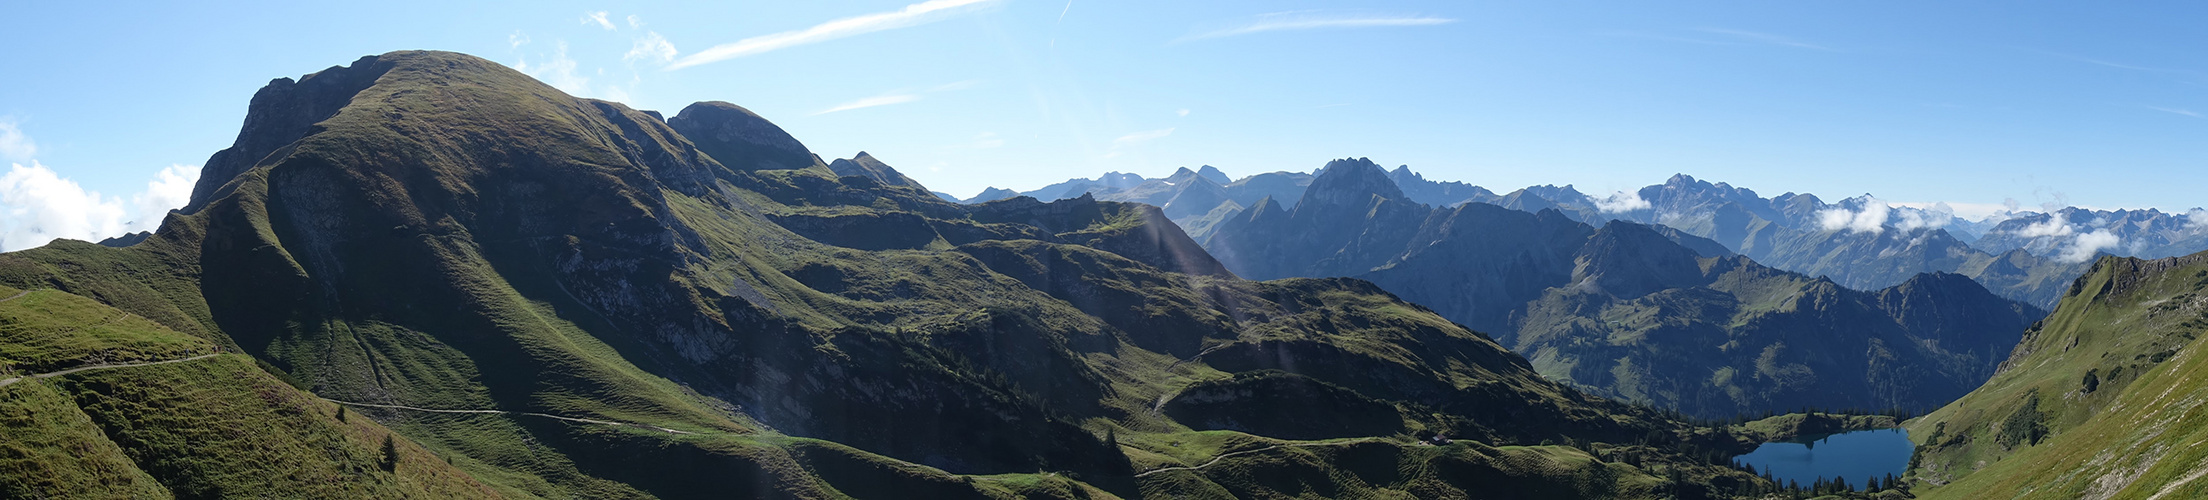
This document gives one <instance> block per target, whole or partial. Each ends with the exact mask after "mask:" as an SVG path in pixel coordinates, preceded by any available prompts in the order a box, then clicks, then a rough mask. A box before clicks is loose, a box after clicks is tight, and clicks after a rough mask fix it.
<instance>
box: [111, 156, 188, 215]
mask: <svg viewBox="0 0 2208 500" xmlns="http://www.w3.org/2000/svg"><path fill="white" fill-rule="evenodd" d="M198 182H199V167H198V166H195V165H169V167H168V168H164V169H161V171H160V172H155V173H154V174H153V181H151V182H147V183H146V190H145V191H141V192H139V193H138V194H135V195H131V197H130V201H131V205H133V206H135V208H137V212H136V216H137V217H136V218H135V219H132V220H129V221H125V222H124V223H123V225H124V226H125V227H124V228H123V229H125V230H128V231H147V230H152V229H157V228H160V227H161V219H162V218H163V217H165V216H167V215H168V213H169V210H172V209H175V208H178V207H182V206H184V204H185V203H188V202H190V201H192V185H193V184H195V183H198Z"/></svg>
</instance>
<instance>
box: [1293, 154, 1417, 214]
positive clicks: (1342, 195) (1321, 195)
mask: <svg viewBox="0 0 2208 500" xmlns="http://www.w3.org/2000/svg"><path fill="white" fill-rule="evenodd" d="M1321 170H1322V172H1323V173H1321V174H1319V176H1318V177H1317V178H1314V179H1312V180H1311V187H1309V188H1307V189H1305V190H1304V192H1303V199H1302V200H1299V201H1297V202H1296V207H1297V208H1298V209H1301V208H1303V207H1305V206H1314V207H1326V206H1331V205H1341V204H1350V205H1361V204H1364V203H1366V202H1367V201H1368V200H1370V199H1371V198H1372V197H1373V196H1379V197H1382V198H1387V199H1391V200H1402V199H1405V198H1404V197H1403V189H1402V188H1400V187H1397V186H1396V185H1395V180H1393V179H1390V178H1388V174H1387V172H1386V171H1383V170H1381V169H1380V165H1379V164H1375V163H1373V162H1372V160H1371V159H1369V158H1344V159H1339V160H1334V161H1330V162H1327V163H1326V167H1325V168H1323V169H1321ZM1313 202H1317V203H1316V204H1313Z"/></svg>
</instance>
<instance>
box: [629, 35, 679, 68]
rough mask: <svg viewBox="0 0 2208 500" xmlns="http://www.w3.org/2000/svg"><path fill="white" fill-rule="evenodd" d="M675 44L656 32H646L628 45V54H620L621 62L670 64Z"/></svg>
mask: <svg viewBox="0 0 2208 500" xmlns="http://www.w3.org/2000/svg"><path fill="white" fill-rule="evenodd" d="M675 54H676V51H675V44H674V43H672V42H668V41H667V37H663V36H659V33H658V32H652V31H647V32H644V36H640V37H636V41H635V42H633V43H631V44H629V52H628V53H626V54H621V60H623V61H651V62H661V63H664V62H670V61H674V60H675Z"/></svg>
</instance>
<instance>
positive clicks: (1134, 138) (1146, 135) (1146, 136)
mask: <svg viewBox="0 0 2208 500" xmlns="http://www.w3.org/2000/svg"><path fill="white" fill-rule="evenodd" d="M1169 135H1173V128H1161V129H1157V130H1144V131H1141V132H1135V133H1132V134H1127V135H1123V136H1119V138H1118V139H1112V145H1114V146H1131V145H1135V144H1141V143H1145V142H1150V141H1154V140H1158V139H1163V138H1165V136H1169Z"/></svg>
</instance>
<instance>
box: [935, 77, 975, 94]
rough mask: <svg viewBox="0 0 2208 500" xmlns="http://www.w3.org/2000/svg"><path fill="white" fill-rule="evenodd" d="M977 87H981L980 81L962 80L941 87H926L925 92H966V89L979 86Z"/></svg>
mask: <svg viewBox="0 0 2208 500" xmlns="http://www.w3.org/2000/svg"><path fill="white" fill-rule="evenodd" d="M979 85H981V80H963V81H956V82H951V83H946V84H942V85H937V86H934V87H928V90H927V91H928V92H950V91H954V90H966V89H970V88H974V87H976V86H979Z"/></svg>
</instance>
